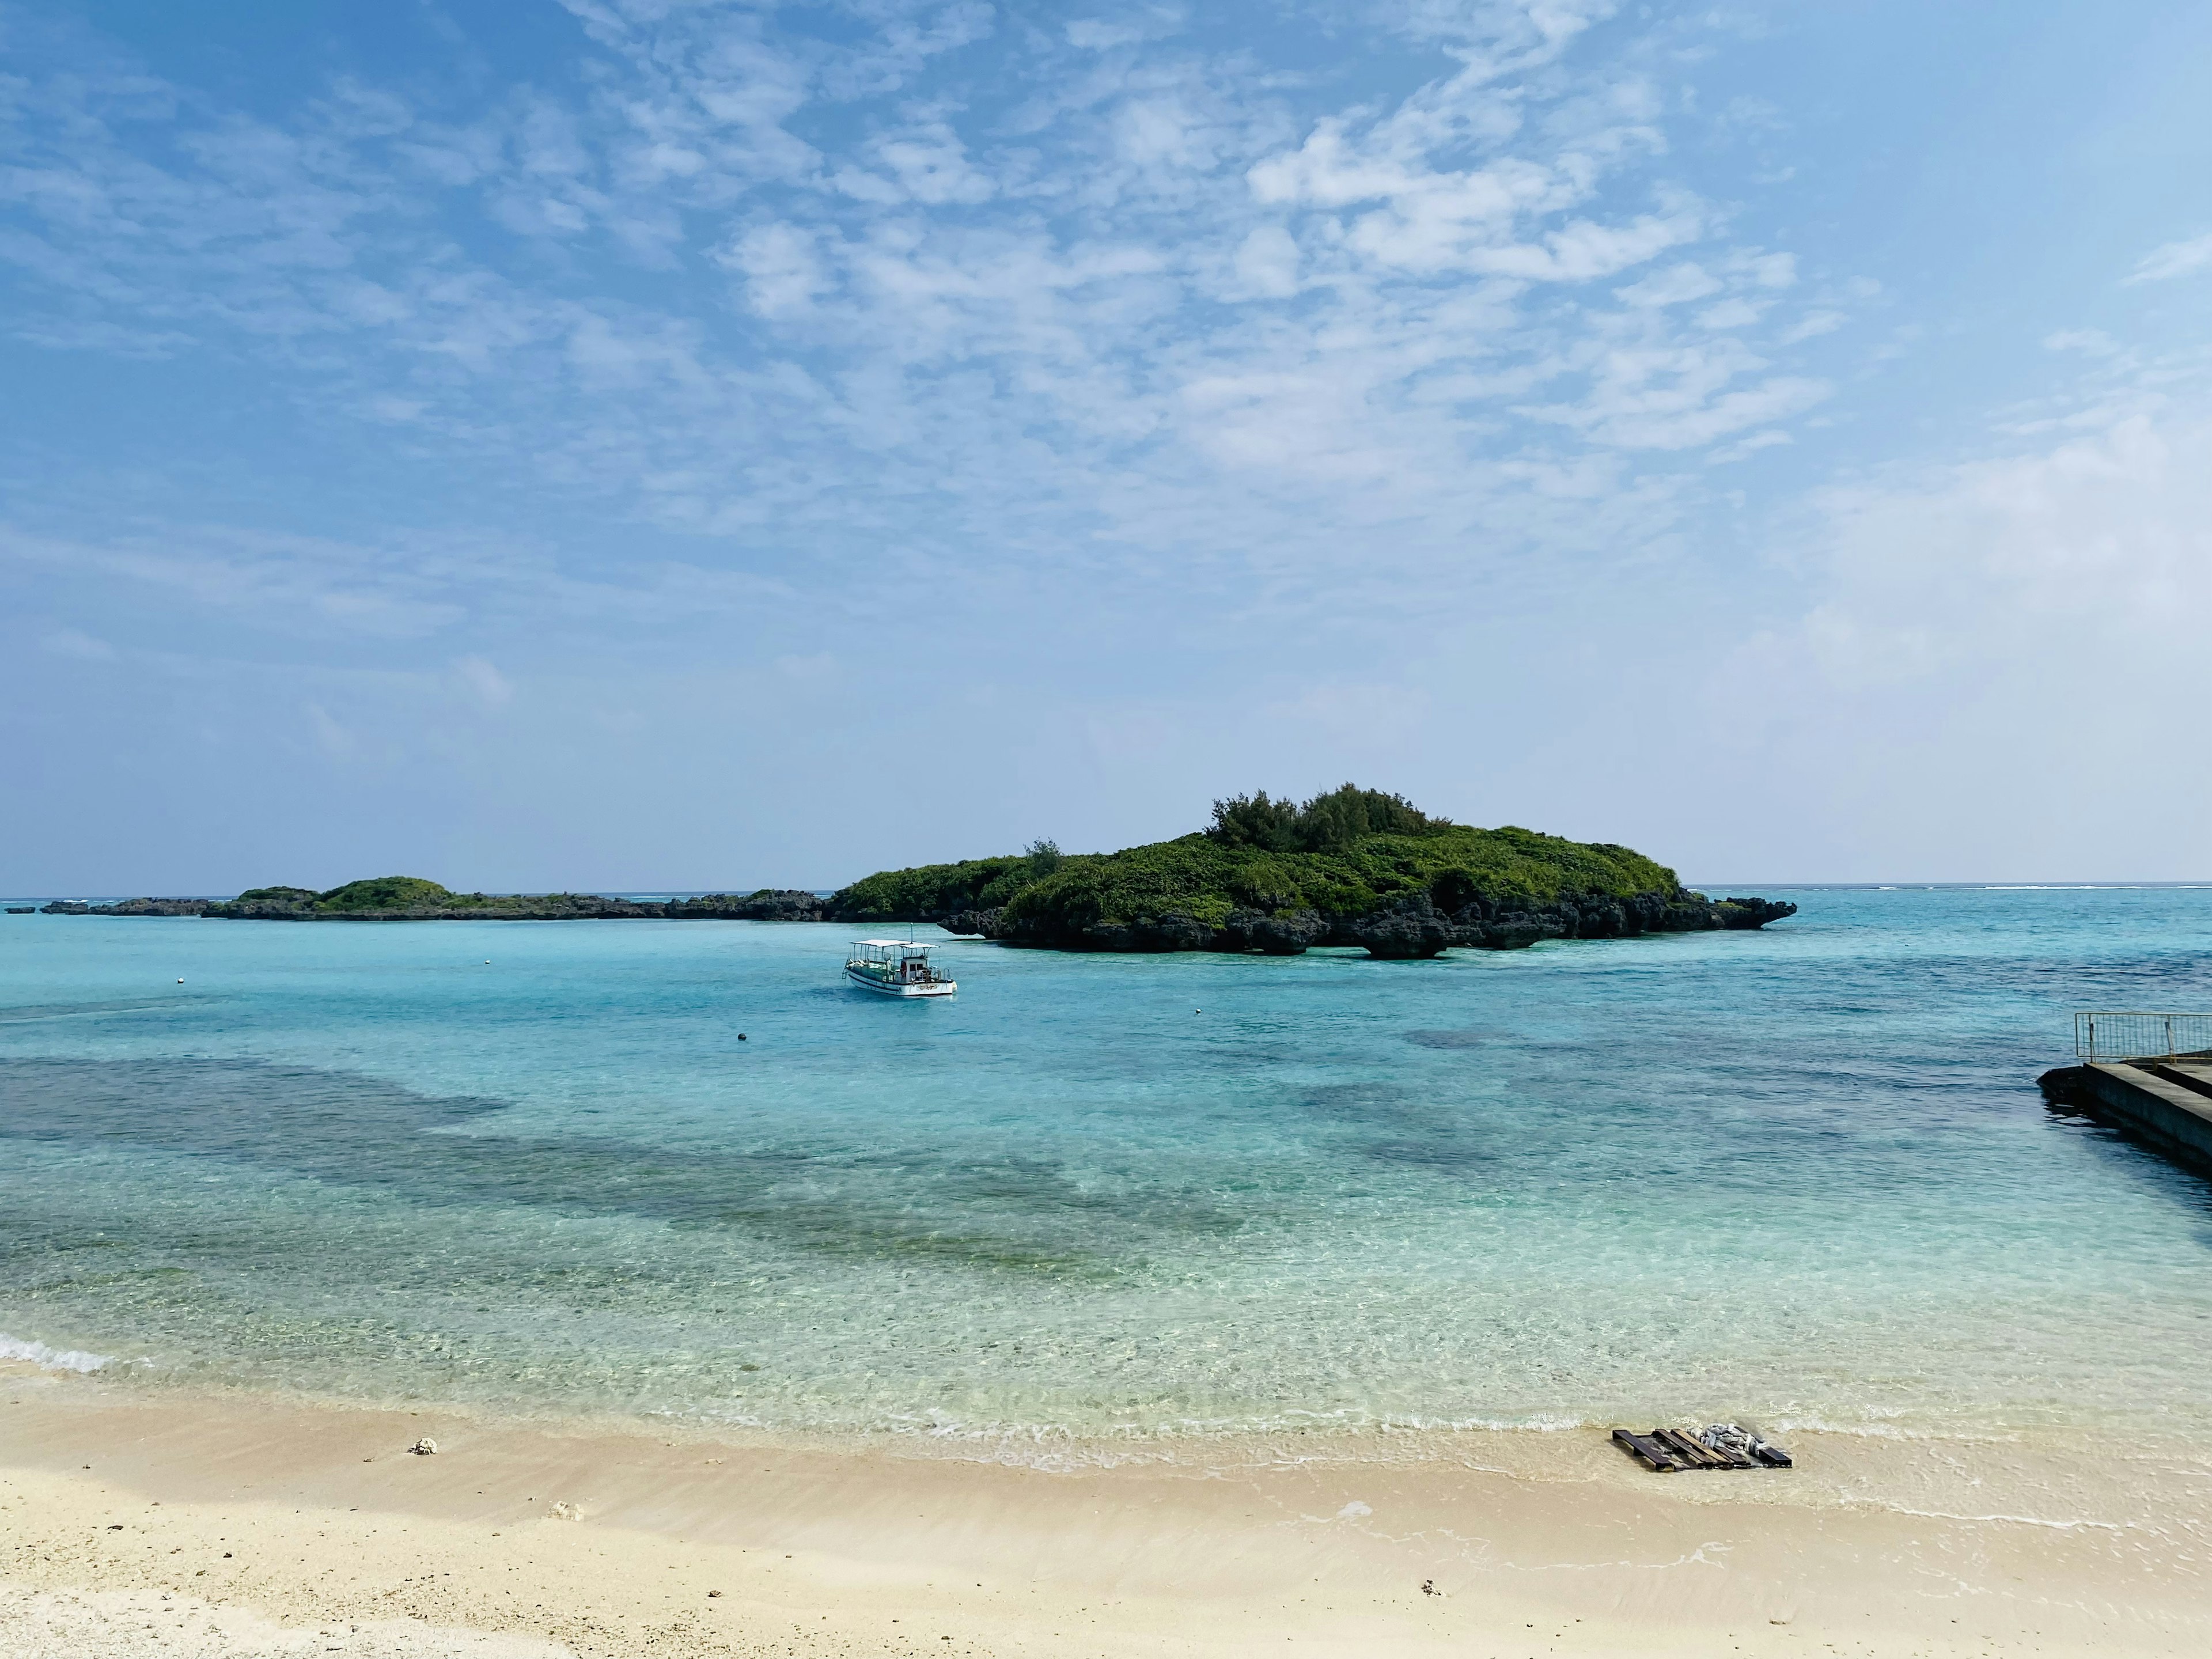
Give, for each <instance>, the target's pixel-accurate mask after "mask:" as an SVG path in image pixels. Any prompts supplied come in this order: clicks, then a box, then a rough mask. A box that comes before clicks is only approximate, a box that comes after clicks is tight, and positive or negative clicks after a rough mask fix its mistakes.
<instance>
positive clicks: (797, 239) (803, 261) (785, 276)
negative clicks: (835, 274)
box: [720, 224, 829, 317]
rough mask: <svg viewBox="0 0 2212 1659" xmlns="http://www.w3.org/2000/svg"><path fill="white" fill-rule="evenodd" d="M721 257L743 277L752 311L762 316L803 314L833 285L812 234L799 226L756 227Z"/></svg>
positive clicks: (723, 261)
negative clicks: (817, 297)
mask: <svg viewBox="0 0 2212 1659" xmlns="http://www.w3.org/2000/svg"><path fill="white" fill-rule="evenodd" d="M720 259H721V262H722V263H723V264H726V265H727V266H729V267H730V268H731V269H732V270H737V271H739V272H741V273H742V274H743V275H744V278H745V283H746V290H747V297H748V299H749V301H750V303H751V306H752V308H753V309H754V310H755V311H757V312H758V313H760V314H761V315H762V316H763V317H783V316H788V315H790V314H792V313H794V312H799V311H804V310H805V308H806V307H808V306H809V305H811V304H812V303H813V301H814V297H815V295H817V294H820V293H821V292H823V289H826V288H827V287H828V286H829V277H828V276H827V274H826V273H825V272H824V270H823V263H822V258H821V254H820V252H819V250H818V248H817V246H816V243H815V239H814V237H813V235H812V234H811V233H810V232H808V231H806V230H804V229H802V228H799V226H797V225H787V224H772V225H756V226H754V227H753V228H751V229H750V230H749V231H747V232H745V234H744V235H743V236H741V237H739V238H738V240H737V242H736V244H735V245H734V246H732V247H731V248H729V249H728V250H726V252H724V253H723V254H722V255H720Z"/></svg>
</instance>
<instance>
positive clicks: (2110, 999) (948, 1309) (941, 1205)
mask: <svg viewBox="0 0 2212 1659" xmlns="http://www.w3.org/2000/svg"><path fill="white" fill-rule="evenodd" d="M1787 896H1792V897H1795V898H1796V899H1797V900H1798V901H1799V902H1800V903H1801V905H1802V915H1799V916H1798V917H1796V918H1795V919H1793V920H1791V921H1785V922H1783V923H1781V924H1778V925H1777V926H1776V927H1772V928H1771V929H1770V930H1768V931H1767V932H1765V933H1742V934H1704V935H1694V936H1687V937H1677V938H1668V939H1644V940H1634V941H1620V942H1607V943H1592V944H1554V945H1541V946H1539V947H1537V948H1536V949H1534V950H1532V951H1522V952H1516V953H1510V954H1498V955H1485V954H1477V953H1461V954H1458V955H1455V956H1454V957H1449V958H1448V959H1445V960H1443V961H1440V962H1435V963H1373V962H1370V961H1367V960H1366V959H1364V957H1360V956H1358V955H1357V954H1353V953H1340V952H1325V951H1317V952H1314V953H1311V954H1309V955H1308V956H1305V957H1298V958H1294V959H1288V960H1269V959H1263V958H1257V957H1253V958H1223V957H1205V956H1176V957H1070V956H1058V955H1048V954H1041V953H1032V952H1020V951H1006V950H1001V949H999V948H997V947H995V946H991V945H984V944H981V943H977V942H972V941H949V942H948V943H947V944H946V945H945V951H944V955H943V959H944V960H945V961H946V962H948V963H950V964H951V966H952V967H953V969H954V970H955V971H956V972H957V975H958V976H959V979H960V982H961V987H962V988H961V993H960V994H959V996H958V997H957V999H954V1000H951V1001H949V1002H940V1003H929V1004H911V1005H909V1004H901V1003H895V1002H890V1001H888V1000H883V999H879V998H876V997H872V996H870V995H868V994H866V993H865V992H862V991H860V990H858V989H856V988H852V987H848V986H846V985H845V984H844V982H843V981H842V979H841V977H840V975H839V963H841V961H842V947H843V945H844V943H845V940H846V938H847V933H848V930H845V929H842V928H832V927H803V926H778V925H773V924H756V923H744V922H727V923H724V922H686V923H657V922H639V923H629V922H582V923H546V924H532V923H520V924H517V923H508V924H499V923H438V924H420V925H413V926H406V925H398V926H384V927H377V926H341V925H336V924H331V925H320V926H299V925H283V924H253V923H234V922H219V921H193V920H180V921H170V920H145V921H133V920H110V919H100V918H81V917H46V916H8V917H0V1352H15V1353H16V1354H18V1355H21V1354H25V1353H29V1354H33V1355H34V1356H35V1357H38V1358H41V1359H43V1360H44V1361H46V1363H49V1364H64V1363H66V1364H81V1365H88V1364H92V1363H93V1362H94V1359H95V1358H104V1359H105V1360H106V1362H107V1363H106V1365H105V1370H104V1374H105V1375H107V1376H113V1377H115V1378H117V1379H118V1380H119V1381H121V1382H123V1383H125V1384H126V1385H129V1386H134V1387H169V1386H176V1385H179V1384H183V1385H190V1386H198V1387H206V1386H215V1387H225V1388H228V1387H242V1388H268V1387H277V1388H284V1389H305V1390H308V1391H311V1392H313V1393H316V1394H319V1395H331V1396H337V1397H342V1398H350V1399H362V1400H375V1401H394V1400H407V1401H441V1402H454V1403H464V1404H471V1405H476V1406H481V1407H488V1408H493V1409H499V1410H506V1411H516V1412H522V1413H608V1412H611V1413H626V1414H635V1413H672V1414H674V1415H676V1416H678V1417H680V1418H685V1419H696V1420H698V1421H701V1422H702V1423H732V1422H736V1423H749V1424H759V1425H767V1426H770V1427H775V1428H781V1429H793V1430H805V1431H846V1430H883V1429H930V1430H934V1431H939V1432H941V1433H944V1434H947V1435H952V1436H958V1435H976V1436H983V1437H1014V1438H1016V1439H1021V1438H1024V1437H1042V1438H1045V1439H1056V1438H1058V1437H1065V1436H1073V1437H1097V1436H1131V1435H1140V1436H1149V1435H1157V1434H1207V1433H1218V1432H1224V1431H1255V1430H1263V1431H1296V1430H1300V1429H1323V1428H1328V1427H1332V1426H1345V1427H1354V1426H1367V1425H1377V1424H1389V1425H1401V1426H1404V1427H1408V1428H1416V1427H1422V1426H1428V1427H1436V1426H1441V1425H1471V1424H1501V1425H1564V1424H1571V1423H1579V1422H1588V1421H1603V1420H1610V1419H1618V1418H1620V1417H1624V1416H1629V1415H1644V1416H1648V1415H1652V1414H1655V1413H1671V1412H1681V1413H1700V1412H1705V1411H1723V1410H1725V1411H1728V1412H1729V1413H1741V1414H1743V1415H1747V1416H1751V1417H1755V1418H1757V1419H1759V1420H1762V1421H1765V1422H1768V1423H1776V1424H1785V1425H1786V1424H1826V1425H1835V1426H1838V1427H1843V1428H1850V1429H1858V1430H1864V1431H1879V1432H1905V1433H1917V1432H1930V1433H1972V1434H1981V1433H1989V1432H1999V1433H2009V1432H2016V1431H2033V1430H2034V1429H2036V1428H2037V1427H2039V1426H2042V1425H2060V1426H2063V1425H2094V1424H2096V1423H2097V1422H2100V1421H2102V1420H2105V1419H2106V1418H2107V1417H2108V1416H2109V1415H2110V1414H2111V1413H2114V1412H2115V1411H2124V1413H2125V1414H2126V1415H2127V1417H2128V1419H2129V1420H2130V1422H2132V1423H2133V1424H2134V1425H2136V1428H2137V1429H2138V1430H2140V1429H2141V1428H2142V1426H2143V1425H2144V1424H2145V1423H2146V1422H2153V1423H2154V1422H2156V1421H2158V1420H2160V1419H2166V1420H2170V1421H2172V1422H2173V1423H2175V1424H2176V1425H2179V1421H2180V1419H2181V1418H2182V1417H2183V1416H2184V1415H2185V1413H2188V1412H2189V1411H2190V1410H2191V1407H2192V1406H2193V1405H2194V1404H2195V1403H2196V1402H2197V1401H2199V1400H2201V1396H2202V1389H2203V1377H2204V1376H2207V1375H2212V1186H2208V1185H2207V1184H2206V1183H2204V1182H2199V1181H2197V1180H2196V1179H2195V1178H2193V1177H2191V1176H2186V1175H2184V1174H2182V1173H2180V1172H2179V1171H2177V1170H2173V1169H2172V1168H2170V1167H2168V1166H2167V1165H2166V1164H2163V1163H2162V1162H2160V1161H2159V1160H2158V1159H2156V1158H2153V1157H2150V1156H2149V1155H2148V1154H2146V1153H2144V1152H2142V1151H2141V1150H2139V1149H2137V1148H2136V1147H2135V1146H2131V1145H2130V1144H2129V1143H2127V1142H2125V1141H2124V1140H2121V1139H2118V1138H2116V1137H2115V1136H2113V1135H2112V1134H2111V1133H2108V1132H2106V1131H2105V1130H2103V1129H2100V1128H2098V1127H2094V1126H2093V1125H2088V1124H2085V1123H2082V1122H2080V1121H2072V1120H2069V1119H2065V1118H2062V1117H2057V1116H2054V1115H2051V1113H2050V1112H2048V1111H2046V1110H2045V1108H2044V1106H2043V1104H2042V1103H2041V1101H2040V1099H2039V1097H2038V1095H2037V1093H2036V1090H2035V1087H2034V1079H2035V1077H2036V1075H2037V1074H2038V1073H2039V1072H2041V1071H2042V1070H2044V1069H2045V1067H2047V1066H2051V1065H2055V1064H2058V1063H2061V1062H2062V1061H2063V1060H2066V1059H2068V1058H2069V1042H2070V1033H2071V1026H2070V1014H2071V1012H2072V1010H2073V1009H2074V1008H2075V1007H2076V1006H2110V1007H2183V1008H2189V1007H2200V1008H2201V1007H2212V891H2208V890H2170V889H2169V890H2093V891H2081V890H2033V891H2020V890H1978V889H1977V890H1961V889H1947V890H1903V891H1884V890H1877V891H1866V890H1800V891H1794V892H1790V893H1789V894H1788V895H1787ZM925 931H927V930H925ZM487 959H489V960H487ZM179 980H181V981H183V982H182V983H181V984H180V983H179V982H178V981H179ZM741 1032H742V1033H743V1034H744V1040H743V1041H741V1040H740V1038H739V1034H740V1033H741ZM11 1345H12V1346H11Z"/></svg>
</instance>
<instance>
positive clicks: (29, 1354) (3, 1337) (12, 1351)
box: [0, 1331, 115, 1373]
mask: <svg viewBox="0 0 2212 1659" xmlns="http://www.w3.org/2000/svg"><path fill="white" fill-rule="evenodd" d="M0 1359H19V1360H23V1361H26V1362H27V1363H28V1364H33V1365H36V1366H37V1367H38V1368H39V1369H40V1370H47V1371H76V1372H80V1373H83V1372H89V1371H96V1370H100V1369H102V1368H103V1367H105V1366H108V1365H112V1364H114V1363H115V1356H114V1355H112V1354H105V1353H87V1352H84V1350H83V1349H82V1348H52V1347H48V1346H46V1344H45V1343H43V1342H25V1341H22V1340H20V1339H18V1338H15V1337H12V1336H10V1335H9V1334H7V1332H5V1331H0Z"/></svg>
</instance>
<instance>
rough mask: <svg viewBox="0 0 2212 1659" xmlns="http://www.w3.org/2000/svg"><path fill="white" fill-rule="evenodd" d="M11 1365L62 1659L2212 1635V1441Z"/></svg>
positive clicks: (1646, 1647)
mask: <svg viewBox="0 0 2212 1659" xmlns="http://www.w3.org/2000/svg"><path fill="white" fill-rule="evenodd" d="M5 1383H6V1386H5V1387H4V1389H0V1412H4V1413H5V1415H4V1418H0V1423H4V1425H5V1426H4V1428H0V1468H4V1474H0V1560H4V1563H5V1566H4V1568H3V1569H0V1648H4V1649H5V1650H7V1651H9V1652H11V1653H15V1654H20V1655H25V1656H32V1655H64V1654H67V1655H71V1656H76V1655H87V1654H91V1655H100V1656H108V1655H113V1656H118V1659H120V1656H135V1655H140V1654H149V1655H150V1654H162V1655H200V1654H216V1653H226V1654H253V1655H258V1654H270V1655H275V1654H293V1653H310V1652H318V1653H341V1654H353V1655H379V1656H382V1655H393V1656H399V1655H407V1656H413V1655H428V1654H448V1653H451V1654H471V1655H475V1654H482V1655H485V1656H516V1659H520V1656H525V1655H528V1656H568V1655H579V1656H581V1655H613V1654H633V1653H636V1654H667V1655H679V1654H702V1655H706V1654H713V1655H720V1654H771V1653H773V1654H787V1655H831V1654H839V1655H846V1654H878V1653H881V1654H900V1653H907V1654H912V1653H921V1652H936V1653H944V1654H948V1655H952V1654H957V1655H963V1656H964V1655H1003V1656H1030V1655H1036V1656H1044V1655H1054V1656H1057V1655H1069V1654H1098V1655H1105V1656H1119V1655H1138V1654H1177V1655H1184V1654H1187V1655H1194V1656H1195V1655H1214V1654H1241V1653H1251V1652H1279V1651H1282V1650H1284V1649H1285V1646H1296V1647H1299V1648H1302V1649H1304V1650H1308V1651H1312V1650H1319V1651H1322V1652H1326V1653H1346V1654H1351V1653H1387V1654H1409V1655H1410V1654H1430V1653H1437V1654H1442V1653H1446V1652H1449V1653H1452V1654H1455V1655H1498V1656H1511V1655H1529V1656H1534V1655H1542V1654H1589V1655H1597V1654H1708V1653H1739V1652H1740V1653H1747V1654H1761V1653H1774V1654H1781V1653H1789V1654H1797V1653H1806V1654H1826V1653H1867V1654H1892V1653H1894V1654H1936V1655H1943V1654H1964V1653H1979V1654H1987V1653H1991V1652H1998V1653H2029V1652H2035V1653H2044V1654H2071V1653H2081V1654H2087V1653H2092V1652H2094V1653H2098V1654H2103V1655H2110V1654H2116V1653H2124V1654H2145V1655H2149V1654H2183V1653H2197V1652H2202V1651H2204V1650H2206V1649H2207V1648H2208V1646H2212V1594H2208V1591H2212V1582H2209V1581H2212V1574H2209V1573H2208V1571H2207V1553H2206V1549H2205V1540H2206V1537H2207V1528H2206V1525H2205V1519H2206V1510H2207V1507H2208V1505H2207V1503H2206V1495H2205V1493H2206V1489H2205V1487H2204V1486H2203V1482H2202V1478H2201V1477H2202V1471H2201V1470H2198V1469H2195V1468H2189V1467H2186V1466H2179V1465H2172V1464H2168V1463H2166V1462H2160V1460H2156V1459H2146V1460H2143V1461H2141V1462H2136V1464H2134V1465H2132V1466H2130V1468H2124V1469H2120V1470H2112V1469H2102V1468H2098V1467H2097V1466H2096V1464H2095V1462H2094V1461H2093V1460H2080V1459H2069V1458H2066V1457H2063V1456H2057V1455H2039V1454H2032V1453H2030V1452H2028V1451H2027V1450H2024V1449H2021V1448H2018V1447H2003V1446H1990V1447H1988V1448H1985V1449H1982V1450H1980V1451H1978V1452H1976V1453H1975V1454H1973V1455H1962V1454H1961V1453H1960V1449H1958V1448H1956V1447H1952V1448H1947V1449H1936V1448H1932V1447H1929V1446H1928V1445H1925V1444H1913V1443H1899V1442H1881V1441H1869V1440H1866V1439H1863V1438H1860V1437H1838V1436H1825V1437H1824V1436H1810V1435H1802V1436H1799V1437H1796V1449H1797V1450H1798V1452H1799V1455H1800V1462H1801V1467H1800V1468H1798V1469H1797V1470H1796V1471H1793V1472H1790V1473H1788V1474H1782V1473H1777V1474H1755V1475H1753V1474H1747V1475H1728V1474H1705V1475H1674V1476H1657V1475H1651V1474H1644V1473H1642V1472H1640V1471H1639V1470H1638V1469H1637V1468H1634V1467H1633V1466H1632V1464H1630V1463H1629V1462H1627V1460H1626V1459H1625V1458H1623V1457H1622V1456H1620V1455H1619V1454H1618V1453H1617V1452H1615V1451H1614V1450H1613V1449H1612V1448H1611V1446H1610V1445H1609V1444H1607V1443H1606V1441H1605V1440H1604V1438H1603V1437H1602V1436H1601V1435H1600V1434H1598V1433H1595V1432H1591V1431H1576V1432H1566V1433H1552V1434H1528V1433H1514V1434H1508V1433H1496V1432H1486V1433H1477V1434H1470V1435H1465V1436H1460V1437H1453V1438H1452V1442H1451V1443H1450V1444H1449V1447H1447V1448H1446V1449H1444V1451H1443V1455H1439V1449H1438V1447H1437V1444H1435V1443H1430V1444H1427V1445H1424V1446H1423V1447H1421V1448H1420V1449H1419V1455H1414V1456H1405V1455H1397V1454H1396V1453H1395V1451H1394V1449H1393V1448H1392V1447H1391V1446H1389V1444H1386V1443H1381V1442H1379V1441H1375V1440H1370V1441H1369V1442H1368V1443H1365V1444H1364V1445H1359V1446H1354V1445H1350V1444H1334V1445H1329V1446H1324V1447H1318V1448H1317V1447H1314V1446H1310V1445H1309V1446H1304V1447H1303V1448H1299V1447H1291V1446H1285V1445H1260V1444H1257V1443H1250V1442H1225V1443H1218V1444H1209V1445H1204V1446H1199V1445H1191V1444H1186V1445H1182V1446H1181V1447H1178V1448H1174V1449H1168V1450H1166V1451H1164V1452H1163V1453H1162V1455H1160V1456H1158V1457H1142V1458H1133V1459H1131V1460H1129V1461H1126V1462H1121V1463H1119V1464H1118V1465H1115V1466H1109V1467H1091V1468H1073V1469H1060V1470H1051V1469H1042V1468H1035V1467H1017V1466H1012V1465H1010V1464H1009V1463H1007V1462H993V1461H978V1460H977V1459H976V1458H975V1457H973V1456H969V1455H945V1449H943V1448H940V1447H934V1446H929V1445H920V1446H906V1445H903V1444H897V1443H881V1442H878V1443H865V1442H863V1443H851V1444H847V1445H837V1444H834V1443H832V1444H822V1445H804V1444H798V1443H789V1442H786V1441H781V1440H777V1439H773V1438H770V1437H764V1436H738V1437H721V1438H716V1439H708V1438H702V1437H693V1436H690V1435H683V1436H678V1435H673V1434H671V1435H668V1436H665V1437H652V1436H650V1435H648V1434H646V1433H643V1432H639V1431H635V1430H634V1429H633V1430H630V1431H617V1430H603V1429H598V1428H591V1429H581V1428H554V1427H547V1426H542V1425H521V1424H506V1425H501V1424H495V1423H491V1422H487V1421H484V1420H482V1419H474V1418H469V1417H462V1416H456V1415H447V1414H441V1413H431V1412H424V1413H414V1412H404V1411H402V1412H376V1411H362V1410H352V1409H343V1408H338V1407H325V1406H317V1405H313V1404H308V1403H298V1402H289V1401H256V1400H252V1399H238V1398H230V1399H193V1398H185V1397H176V1396H167V1395H148V1394H145V1393H141V1392H137V1391H133V1390H129V1389H118V1388H116V1387H114V1386H113V1385H112V1384H104V1383H100V1382H98V1381H97V1380H93V1379H82V1378H76V1377H56V1376H50V1375H47V1374H44V1373H40V1372H35V1371H33V1370H30V1369H29V1368H27V1367H19V1368H14V1369H12V1370H10V1371H9V1372H8V1373H7V1374H6V1375H5ZM425 1436H427V1437H431V1438H433V1439H435V1442H436V1443H437V1446H438V1449H437V1451H436V1453H435V1455H428V1456H423V1455H410V1452H409V1451H408V1448H409V1447H410V1445H411V1444H412V1443H414V1442H415V1441H416V1440H417V1439H419V1438H421V1437H425ZM2192 1495H2193V1497H2192ZM2192 1502H2193V1504H2194V1507H2191V1504H2192Z"/></svg>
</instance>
